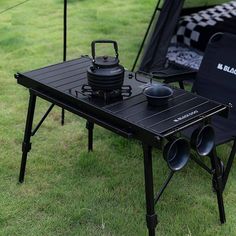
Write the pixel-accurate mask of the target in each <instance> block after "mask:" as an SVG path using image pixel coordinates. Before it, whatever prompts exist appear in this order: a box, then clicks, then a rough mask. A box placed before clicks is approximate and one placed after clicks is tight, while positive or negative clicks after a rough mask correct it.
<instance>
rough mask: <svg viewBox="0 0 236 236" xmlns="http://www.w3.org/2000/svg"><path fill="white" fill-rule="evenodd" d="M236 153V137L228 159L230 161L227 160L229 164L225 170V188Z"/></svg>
mask: <svg viewBox="0 0 236 236" xmlns="http://www.w3.org/2000/svg"><path fill="white" fill-rule="evenodd" d="M235 153H236V138H235V140H234V144H233V147H232V150H231V152H230V155H229V159H228V162H227V165H226V169H225V171H224V175H223V189H224V188H225V186H226V184H227V180H228V177H229V173H230V170H231V167H232V164H233V161H234V157H235Z"/></svg>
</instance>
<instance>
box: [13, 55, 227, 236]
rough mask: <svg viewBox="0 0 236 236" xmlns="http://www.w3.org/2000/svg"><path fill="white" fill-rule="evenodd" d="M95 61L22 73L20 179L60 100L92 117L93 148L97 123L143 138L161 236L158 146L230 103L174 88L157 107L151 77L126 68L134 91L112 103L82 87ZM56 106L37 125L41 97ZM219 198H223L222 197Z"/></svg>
mask: <svg viewBox="0 0 236 236" xmlns="http://www.w3.org/2000/svg"><path fill="white" fill-rule="evenodd" d="M90 64H91V59H90V58H89V57H87V56H84V57H81V58H78V59H74V60H70V61H66V62H62V63H58V64H54V65H50V66H47V67H44V68H41V69H37V70H33V71H30V72H25V73H17V74H16V75H15V78H16V79H17V82H18V83H19V84H21V85H23V86H24V87H26V88H28V89H29V94H30V96H29V106H28V115H27V120H26V127H25V134H24V140H23V144H22V152H23V154H22V162H21V171H20V182H23V180H24V174H25V167H26V160H27V153H28V152H29V151H30V149H31V136H33V135H34V134H35V133H36V131H37V130H38V128H39V127H40V125H41V124H42V122H43V121H44V119H45V118H46V116H47V114H48V113H49V112H50V110H51V109H52V107H53V106H54V105H58V106H60V107H62V108H63V109H66V110H68V111H70V112H72V113H74V114H76V115H78V116H80V117H83V118H85V119H86V120H87V124H88V126H87V128H88V130H89V132H88V134H89V135H88V136H89V149H90V150H91V149H92V137H93V136H92V135H93V125H94V124H97V125H99V126H102V127H104V128H106V129H108V130H111V131H113V132H115V133H117V134H119V135H121V136H123V137H126V138H133V139H137V140H140V141H141V143H142V147H143V153H144V178H145V195H146V211H147V214H146V220H147V227H148V231H149V235H150V236H154V235H155V228H156V225H157V215H156V213H155V209H154V207H155V199H154V190H153V170H152V169H153V168H152V148H153V147H158V148H161V146H162V142H163V140H165V139H168V138H169V137H173V136H174V135H176V134H177V133H178V132H179V131H181V130H182V129H184V128H186V127H189V126H191V125H194V124H196V123H199V122H206V121H207V122H208V121H209V119H210V117H211V116H213V115H214V114H217V113H221V112H224V111H225V110H226V109H227V108H226V106H224V105H222V104H219V103H217V102H214V101H211V100H209V99H206V98H204V97H200V96H198V95H196V94H192V93H189V92H187V91H184V90H181V89H178V88H173V90H174V94H173V98H172V99H171V100H170V101H169V103H168V105H166V106H162V107H151V106H149V105H148V104H147V101H146V97H145V96H144V95H143V94H142V90H143V88H144V87H145V86H147V83H148V82H149V78H147V77H144V76H142V75H140V76H139V75H137V76H135V74H134V73H132V72H129V71H126V74H125V80H124V84H125V85H130V86H131V87H132V94H131V96H129V97H123V99H121V100H119V101H115V102H114V103H110V104H107V103H106V102H104V100H101V99H94V98H92V97H91V96H89V95H86V94H83V93H82V92H81V88H82V86H83V84H86V83H87V78H86V70H87V67H88V66H89V65H90ZM37 97H39V98H42V99H44V100H46V101H49V102H51V103H52V104H53V105H52V106H51V107H50V108H49V110H48V111H47V112H46V114H45V116H44V117H43V118H42V120H41V121H40V122H39V124H38V125H37V126H36V128H35V129H34V130H32V126H33V119H34V111H35V104H36V98H37ZM218 203H219V201H218Z"/></svg>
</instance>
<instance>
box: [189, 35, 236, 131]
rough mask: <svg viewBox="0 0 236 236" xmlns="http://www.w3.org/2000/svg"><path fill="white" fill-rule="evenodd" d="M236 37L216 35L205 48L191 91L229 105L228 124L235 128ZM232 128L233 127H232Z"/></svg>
mask: <svg viewBox="0 0 236 236" xmlns="http://www.w3.org/2000/svg"><path fill="white" fill-rule="evenodd" d="M235 55H236V35H234V34H229V33H217V34H215V35H214V36H213V37H212V38H211V39H210V41H209V43H208V46H207V48H206V51H205V54H204V57H203V60H202V63H201V66H200V68H199V72H198V74H197V78H196V81H195V83H194V86H193V90H194V91H195V92H196V93H197V94H199V95H202V96H204V97H207V98H209V99H212V100H215V101H218V102H220V103H223V104H229V103H231V104H232V105H233V108H232V110H231V112H230V117H229V119H230V120H229V122H230V123H231V122H232V124H233V125H234V126H235V127H236V56H235ZM232 128H233V127H232Z"/></svg>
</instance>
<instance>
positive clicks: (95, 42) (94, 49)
mask: <svg viewBox="0 0 236 236" xmlns="http://www.w3.org/2000/svg"><path fill="white" fill-rule="evenodd" d="M98 43H111V44H113V45H114V49H115V53H116V58H117V59H118V57H119V53H118V44H117V42H116V41H114V40H106V39H104V40H94V41H93V42H92V43H91V49H92V57H93V61H95V51H96V47H95V45H96V44H98Z"/></svg>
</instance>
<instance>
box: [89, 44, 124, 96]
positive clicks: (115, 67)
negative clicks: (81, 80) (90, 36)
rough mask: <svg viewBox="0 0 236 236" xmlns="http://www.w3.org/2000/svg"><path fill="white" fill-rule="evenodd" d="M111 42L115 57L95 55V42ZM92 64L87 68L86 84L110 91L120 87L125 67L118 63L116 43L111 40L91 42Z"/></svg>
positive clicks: (93, 87) (95, 88)
mask: <svg viewBox="0 0 236 236" xmlns="http://www.w3.org/2000/svg"><path fill="white" fill-rule="evenodd" d="M98 43H106V44H113V46H114V50H115V57H112V56H99V57H96V55H95V51H96V44H98ZM91 49H92V59H93V61H92V65H91V66H89V68H88V69H87V78H88V85H89V86H91V88H92V89H93V90H103V91H112V90H116V89H121V87H122V85H123V82H124V73H125V69H124V67H123V66H122V65H120V64H119V54H118V45H117V42H116V41H113V40H96V41H93V42H92V43H91Z"/></svg>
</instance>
